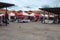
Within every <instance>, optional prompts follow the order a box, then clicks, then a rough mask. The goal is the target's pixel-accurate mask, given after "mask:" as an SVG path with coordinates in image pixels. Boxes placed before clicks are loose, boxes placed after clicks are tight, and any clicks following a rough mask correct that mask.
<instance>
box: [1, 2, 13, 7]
mask: <svg viewBox="0 0 60 40" xmlns="http://www.w3.org/2000/svg"><path fill="white" fill-rule="evenodd" d="M10 6H14V4H10V3H4V2H0V8H5V7H10Z"/></svg>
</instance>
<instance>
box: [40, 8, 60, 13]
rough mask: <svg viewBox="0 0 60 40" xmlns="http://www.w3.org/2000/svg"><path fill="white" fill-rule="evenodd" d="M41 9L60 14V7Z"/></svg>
mask: <svg viewBox="0 0 60 40" xmlns="http://www.w3.org/2000/svg"><path fill="white" fill-rule="evenodd" d="M39 9H40V10H44V11H48V12H51V13H55V14H60V7H55V8H39Z"/></svg>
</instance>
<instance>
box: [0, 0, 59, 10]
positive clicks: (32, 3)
mask: <svg viewBox="0 0 60 40" xmlns="http://www.w3.org/2000/svg"><path fill="white" fill-rule="evenodd" d="M0 2H6V3H12V4H15V6H13V7H9V8H8V9H12V10H20V9H21V10H30V9H31V10H38V8H44V7H46V6H47V7H60V0H0Z"/></svg>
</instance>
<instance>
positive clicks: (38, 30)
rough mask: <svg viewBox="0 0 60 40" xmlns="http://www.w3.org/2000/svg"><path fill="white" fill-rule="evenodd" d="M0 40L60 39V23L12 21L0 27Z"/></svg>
mask: <svg viewBox="0 0 60 40" xmlns="http://www.w3.org/2000/svg"><path fill="white" fill-rule="evenodd" d="M0 40H60V24H41V23H40V22H30V23H10V24H9V25H8V26H2V27H0Z"/></svg>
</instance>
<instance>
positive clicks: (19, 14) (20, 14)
mask: <svg viewBox="0 0 60 40" xmlns="http://www.w3.org/2000/svg"><path fill="white" fill-rule="evenodd" d="M15 15H16V16H22V15H23V14H22V13H16V14H15Z"/></svg>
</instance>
